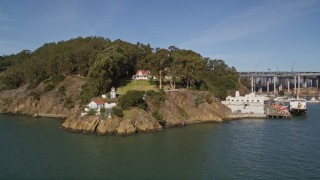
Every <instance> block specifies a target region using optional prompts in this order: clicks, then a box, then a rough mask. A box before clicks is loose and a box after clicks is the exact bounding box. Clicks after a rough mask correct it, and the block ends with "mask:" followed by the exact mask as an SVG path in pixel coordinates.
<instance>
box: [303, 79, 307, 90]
mask: <svg viewBox="0 0 320 180" xmlns="http://www.w3.org/2000/svg"><path fill="white" fill-rule="evenodd" d="M303 84H304V85H303V87H304V88H307V77H303Z"/></svg>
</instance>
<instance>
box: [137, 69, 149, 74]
mask: <svg viewBox="0 0 320 180" xmlns="http://www.w3.org/2000/svg"><path fill="white" fill-rule="evenodd" d="M140 72H141V74H143V75H149V74H150V71H149V70H137V73H136V75H139V73H140Z"/></svg>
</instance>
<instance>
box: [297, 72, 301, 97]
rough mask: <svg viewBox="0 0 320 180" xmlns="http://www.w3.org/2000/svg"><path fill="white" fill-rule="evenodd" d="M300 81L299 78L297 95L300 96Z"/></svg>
mask: <svg viewBox="0 0 320 180" xmlns="http://www.w3.org/2000/svg"><path fill="white" fill-rule="evenodd" d="M300 80H301V77H300V76H298V93H297V94H300Z"/></svg>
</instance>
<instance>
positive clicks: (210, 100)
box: [205, 94, 213, 104]
mask: <svg viewBox="0 0 320 180" xmlns="http://www.w3.org/2000/svg"><path fill="white" fill-rule="evenodd" d="M205 98H206V102H207V103H208V104H212V102H213V101H212V99H211V96H210V95H209V94H207V95H206V97H205Z"/></svg>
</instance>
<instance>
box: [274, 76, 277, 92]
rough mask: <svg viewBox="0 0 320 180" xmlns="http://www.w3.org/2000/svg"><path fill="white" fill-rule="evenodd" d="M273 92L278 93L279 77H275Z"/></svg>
mask: <svg viewBox="0 0 320 180" xmlns="http://www.w3.org/2000/svg"><path fill="white" fill-rule="evenodd" d="M273 93H274V94H277V77H276V76H274V77H273Z"/></svg>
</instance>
